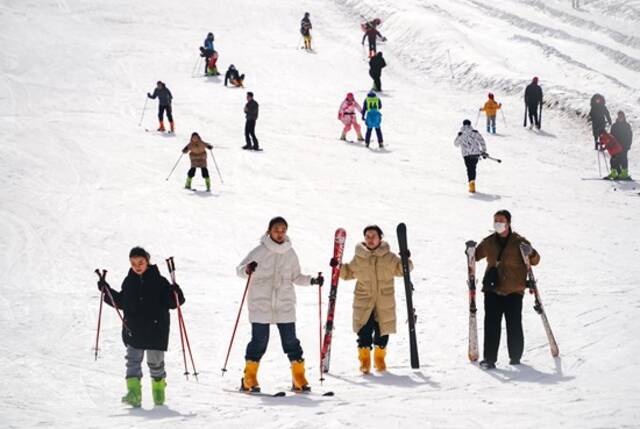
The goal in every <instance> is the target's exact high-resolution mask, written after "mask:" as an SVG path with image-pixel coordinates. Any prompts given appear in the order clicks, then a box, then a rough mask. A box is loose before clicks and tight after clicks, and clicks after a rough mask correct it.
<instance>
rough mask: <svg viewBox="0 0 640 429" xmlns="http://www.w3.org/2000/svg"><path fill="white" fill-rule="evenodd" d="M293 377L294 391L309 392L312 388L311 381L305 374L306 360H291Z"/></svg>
mask: <svg viewBox="0 0 640 429" xmlns="http://www.w3.org/2000/svg"><path fill="white" fill-rule="evenodd" d="M291 378H292V379H293V390H294V391H296V392H308V391H309V390H311V387H309V382H308V381H307V379H306V377H305V376H304V360H294V361H293V362H291Z"/></svg>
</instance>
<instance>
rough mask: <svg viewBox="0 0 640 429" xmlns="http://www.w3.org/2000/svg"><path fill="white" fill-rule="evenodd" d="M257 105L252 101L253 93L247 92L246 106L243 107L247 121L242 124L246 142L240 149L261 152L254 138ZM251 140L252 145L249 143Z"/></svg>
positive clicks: (256, 139)
mask: <svg viewBox="0 0 640 429" xmlns="http://www.w3.org/2000/svg"><path fill="white" fill-rule="evenodd" d="M258 109H259V106H258V103H257V102H256V100H254V99H253V92H251V91H249V92H247V104H245V106H244V114H245V116H246V118H247V121H246V122H245V124H244V138H245V140H246V142H247V144H245V145H244V146H242V149H250V150H261V149H260V147H259V146H258V138H257V137H256V121H257V120H258ZM252 140H253V144H252V143H251V141H252Z"/></svg>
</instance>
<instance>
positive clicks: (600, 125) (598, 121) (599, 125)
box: [589, 94, 611, 150]
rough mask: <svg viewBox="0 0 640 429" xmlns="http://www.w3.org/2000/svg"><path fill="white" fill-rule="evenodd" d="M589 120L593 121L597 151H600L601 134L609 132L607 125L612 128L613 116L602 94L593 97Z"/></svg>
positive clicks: (592, 126)
mask: <svg viewBox="0 0 640 429" xmlns="http://www.w3.org/2000/svg"><path fill="white" fill-rule="evenodd" d="M589 120H590V121H591V129H592V131H593V138H594V140H595V149H596V150H598V149H599V143H598V140H599V138H600V134H602V133H603V132H606V131H607V124H609V126H611V115H610V114H609V109H607V103H606V101H605V99H604V97H603V96H602V95H600V94H594V95H593V97H591V110H590V111H589Z"/></svg>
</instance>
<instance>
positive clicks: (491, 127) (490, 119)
mask: <svg viewBox="0 0 640 429" xmlns="http://www.w3.org/2000/svg"><path fill="white" fill-rule="evenodd" d="M487 132H488V133H491V132H493V134H495V133H496V117H495V115H494V116H487Z"/></svg>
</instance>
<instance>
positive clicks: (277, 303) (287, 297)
mask: <svg viewBox="0 0 640 429" xmlns="http://www.w3.org/2000/svg"><path fill="white" fill-rule="evenodd" d="M252 261H256V262H257V263H258V266H257V268H256V271H255V272H254V273H253V275H252V277H251V284H250V285H249V293H248V295H249V298H248V306H249V321H250V322H251V323H292V322H295V321H296V292H295V290H294V286H293V285H294V284H297V285H300V286H308V285H310V284H311V276H306V275H303V274H301V273H300V262H299V261H298V255H296V252H295V251H294V250H293V248H292V247H291V241H290V240H289V237H287V238H286V240H285V242H284V243H283V244H278V243H276V242H275V241H273V240H272V239H271V237H269V236H268V235H264V236H263V237H262V239H261V240H260V245H259V246H258V247H256V248H255V249H253V250H252V251H251V252H249V254H248V255H247V256H246V257H245V258H244V259H243V260H242V262H241V263H240V265H239V266H238V268H237V269H236V272H237V274H238V276H239V277H242V278H244V279H246V278H247V277H248V275H247V273H246V271H245V270H246V268H247V265H248V264H249V263H250V262H252Z"/></svg>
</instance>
